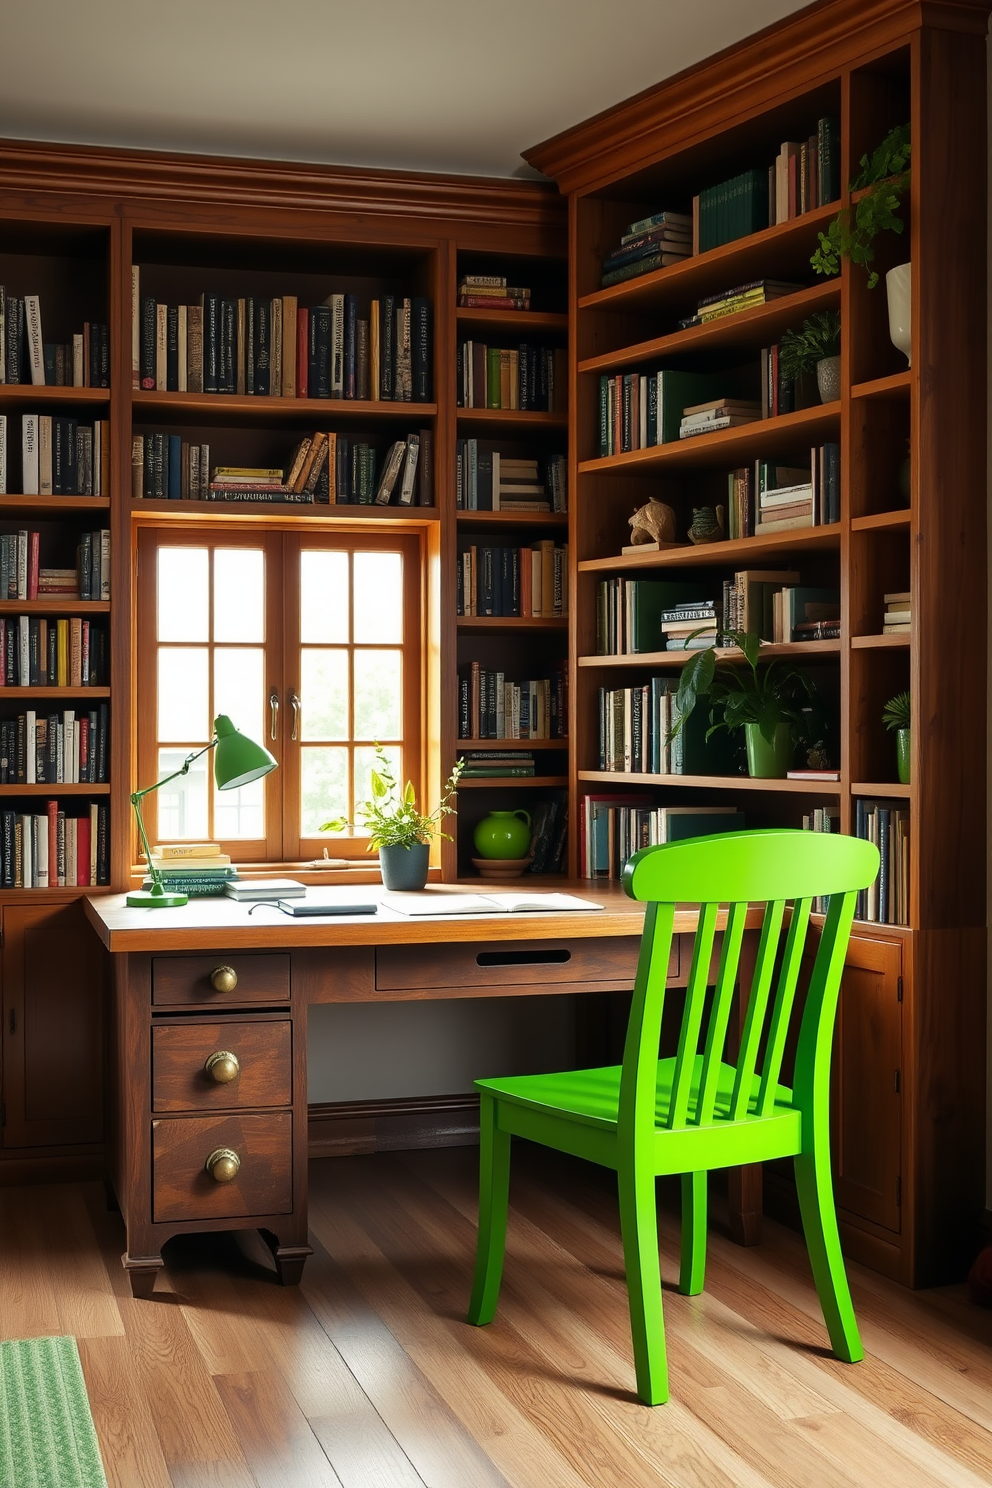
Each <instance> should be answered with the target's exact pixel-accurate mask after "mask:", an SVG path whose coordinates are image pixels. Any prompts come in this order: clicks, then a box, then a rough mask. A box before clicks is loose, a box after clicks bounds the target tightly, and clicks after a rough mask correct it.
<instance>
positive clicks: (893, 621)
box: [882, 589, 913, 635]
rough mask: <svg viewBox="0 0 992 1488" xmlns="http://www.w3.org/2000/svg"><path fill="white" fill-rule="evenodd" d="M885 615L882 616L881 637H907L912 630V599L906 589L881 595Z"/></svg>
mask: <svg viewBox="0 0 992 1488" xmlns="http://www.w3.org/2000/svg"><path fill="white" fill-rule="evenodd" d="M882 602H883V604H884V605H885V613H884V615H883V616H882V634H883V635H908V634H909V632H910V630H911V629H912V620H913V597H912V594H911V592H910V590H908V589H901V590H898V591H895V590H894V591H892V592H891V593H889V594H883V595H882Z"/></svg>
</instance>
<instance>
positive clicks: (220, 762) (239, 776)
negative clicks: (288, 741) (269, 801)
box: [214, 713, 278, 790]
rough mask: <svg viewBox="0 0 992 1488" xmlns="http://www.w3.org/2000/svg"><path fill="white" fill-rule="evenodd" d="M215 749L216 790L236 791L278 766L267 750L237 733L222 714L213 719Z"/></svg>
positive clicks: (225, 715) (224, 714)
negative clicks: (240, 786) (215, 740)
mask: <svg viewBox="0 0 992 1488" xmlns="http://www.w3.org/2000/svg"><path fill="white" fill-rule="evenodd" d="M214 734H215V736H216V739H217V747H216V748H215V749H214V779H215V780H216V782H217V789H218V790H237V788H238V786H239V785H248V784H249V783H250V782H251V781H252V780H258V779H259V777H260V776H262V775H268V773H269V771H270V770H274V769H275V768H276V765H277V763H278V761H277V760H275V759H273V757H272V755H271V754H270V753H269V751H268V750H267V749H266V748H265V747H264V746H263V745H261V744H256V743H255V741H254V739H248V738H246V737H245V735H244V734H239V733H238V731H237V729H236V728H235V727H234V724H233V723H232V722H231V720H230V719H229V718H228V716H227V714H226V713H218V715H217V717H216V718H215V719H214Z"/></svg>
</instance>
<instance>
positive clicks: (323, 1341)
mask: <svg viewBox="0 0 992 1488" xmlns="http://www.w3.org/2000/svg"><path fill="white" fill-rule="evenodd" d="M475 1161H476V1154H475V1152H474V1151H473V1150H472V1149H466V1148H457V1149H449V1150H446V1151H433V1152H416V1153H404V1154H396V1155H391V1156H384V1155H379V1156H375V1157H357V1158H338V1159H333V1158H332V1159H327V1160H324V1161H321V1162H316V1163H314V1164H312V1166H311V1229H312V1236H311V1239H312V1243H313V1245H314V1255H313V1257H312V1259H311V1260H310V1261H309V1262H308V1263H307V1267H306V1271H305V1273H304V1281H303V1285H302V1287H301V1288H299V1289H293V1288H282V1287H280V1286H278V1285H277V1284H276V1283H275V1279H274V1272H273V1270H272V1265H271V1261H270V1260H269V1257H268V1252H267V1251H266V1249H265V1247H264V1245H263V1244H262V1243H261V1241H260V1240H259V1239H258V1238H257V1237H256V1236H255V1235H253V1234H245V1235H241V1236H237V1235H224V1234H218V1235H211V1236H205V1237H197V1238H194V1237H182V1238H180V1239H178V1240H176V1241H174V1242H173V1243H172V1245H171V1247H170V1248H169V1251H168V1265H167V1268H166V1270H165V1272H164V1273H163V1274H162V1276H160V1278H159V1282H158V1288H159V1289H158V1290H157V1291H156V1293H155V1297H154V1299H153V1300H152V1301H135V1300H133V1299H132V1298H131V1297H130V1295H129V1293H128V1290H127V1287H126V1283H125V1280H124V1275H123V1272H122V1271H121V1267H120V1251H121V1248H122V1228H121V1223H120V1218H119V1216H118V1215H116V1214H113V1213H110V1212H108V1211H107V1209H106V1207H105V1204H104V1198H103V1191H102V1189H101V1188H100V1187H99V1186H98V1185H96V1184H92V1185H66V1186H60V1187H47V1188H43V1187H39V1188H23V1189H6V1190H0V1337H3V1338H26V1337H31V1336H34V1335H39V1334H51V1333H72V1334H74V1335H75V1337H76V1338H77V1339H78V1341H79V1349H80V1354H81V1357H82V1361H83V1370H84V1373H85V1376H86V1382H87V1386H88V1389H89V1395H90V1401H91V1404H92V1408H93V1415H94V1419H95V1421H96V1428H97V1432H98V1435H99V1438H100V1444H101V1448H102V1451H103V1455H104V1462H105V1464H106V1468H107V1476H108V1480H109V1482H110V1483H111V1485H112V1488H256V1485H257V1488H330V1485H333V1488H659V1485H667V1488H769V1485H775V1488H797V1485H802V1488H864V1485H866V1484H872V1485H877V1488H888V1485H890V1484H895V1483H898V1484H899V1485H900V1488H968V1485H973V1484H974V1485H977V1484H988V1483H992V1313H990V1312H986V1311H981V1310H977V1309H974V1308H972V1307H970V1306H969V1304H968V1302H967V1300H966V1298H965V1296H964V1292H963V1289H960V1288H948V1289H943V1290H940V1291H934V1292H928V1293H910V1292H906V1291H904V1290H902V1289H901V1288H899V1287H896V1286H894V1285H892V1284H890V1283H888V1282H886V1281H884V1280H883V1279H881V1278H879V1277H877V1276H875V1275H873V1274H872V1273H870V1272H867V1271H863V1270H861V1269H859V1268H857V1267H852V1268H851V1269H852V1282H853V1288H854V1297H855V1305H856V1307H857V1311H858V1317H859V1320H860V1323H861V1326H862V1331H863V1334H864V1341H865V1347H866V1350H867V1355H868V1356H867V1358H866V1359H865V1362H864V1363H863V1364H860V1365H855V1366H851V1365H844V1364H840V1363H838V1362H837V1361H836V1360H835V1359H834V1358H833V1357H832V1355H830V1354H829V1353H828V1352H827V1348H826V1335H825V1332H824V1329H823V1324H822V1320H821V1318H820V1312H819V1306H818V1304H817V1300H816V1295H815V1293H814V1291H813V1288H812V1285H811V1282H810V1280H809V1271H808V1266H807V1263H806V1256H805V1250H804V1247H803V1245H802V1241H801V1240H800V1238H799V1237H798V1236H796V1235H793V1234H792V1233H790V1232H789V1231H788V1230H785V1229H782V1228H780V1227H779V1226H777V1225H774V1224H771V1223H769V1224H767V1226H766V1231H767V1233H766V1240H765V1243H764V1244H763V1245H762V1246H761V1247H759V1248H757V1249H753V1250H741V1249H740V1248H739V1247H737V1246H735V1245H733V1244H731V1242H730V1241H729V1240H728V1239H727V1238H725V1236H724V1234H723V1233H722V1230H721V1226H720V1224H719V1219H718V1218H717V1219H715V1220H714V1223H713V1226H712V1229H711V1238H710V1255H709V1270H708V1277H707V1289H706V1292H705V1294H704V1295H703V1296H701V1297H695V1298H685V1297H680V1296H679V1295H678V1293H677V1292H676V1291H675V1290H674V1278H675V1276H676V1273H677V1269H678V1255H677V1251H678V1225H677V1221H676V1219H675V1217H674V1215H673V1216H671V1217H670V1218H669V1219H668V1220H667V1222H666V1223H665V1224H664V1227H663V1240H662V1271H663V1275H664V1277H665V1280H666V1282H667V1283H669V1285H668V1286H666V1294H665V1303H666V1325H667V1330H668V1339H669V1352H670V1366H671V1376H672V1400H671V1402H670V1403H669V1404H668V1405H667V1406H659V1407H657V1408H656V1409H654V1410H649V1409H647V1408H646V1407H644V1406H641V1405H640V1404H638V1403H637V1401H636V1400H635V1398H634V1396H633V1368H632V1365H631V1358H630V1340H629V1336H628V1331H627V1314H626V1293H625V1290H624V1284H623V1272H622V1263H621V1252H620V1241H619V1233H618V1227H617V1218H616V1202H615V1197H614V1192H613V1188H612V1184H611V1181H610V1176H609V1175H608V1174H604V1173H600V1172H599V1171H598V1170H596V1169H593V1168H589V1167H587V1166H585V1165H583V1164H580V1163H577V1162H572V1161H570V1160H558V1159H557V1158H554V1157H553V1156H552V1155H550V1154H546V1153H543V1152H537V1151H535V1150H533V1149H530V1150H527V1149H526V1148H523V1147H522V1148H521V1149H520V1150H519V1151H518V1152H516V1153H515V1158H514V1162H515V1166H514V1185H513V1203H514V1208H513V1213H512V1217H511V1228H510V1242H509V1250H508V1259H507V1269H506V1276H505V1281H504V1287H503V1294H502V1297H501V1302H500V1311H499V1313H498V1314H497V1319H496V1322H495V1323H494V1324H493V1325H492V1326H491V1327H489V1328H486V1329H476V1328H470V1327H468V1326H467V1325H466V1324H465V1323H464V1321H463V1316H464V1309H465V1305H466V1302H467V1297H468V1286H469V1277H470V1271H471V1262H472V1249H473V1244H474V1232H475V1221H474V1207H475V1196H474V1189H475Z"/></svg>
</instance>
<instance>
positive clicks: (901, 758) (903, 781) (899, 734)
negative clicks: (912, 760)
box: [896, 728, 913, 785]
mask: <svg viewBox="0 0 992 1488" xmlns="http://www.w3.org/2000/svg"><path fill="white" fill-rule="evenodd" d="M912 734H913V730H912V729H908V728H904V729H896V775H897V776H898V778H899V784H900V785H908V784H909V756H910V741H911V739H912Z"/></svg>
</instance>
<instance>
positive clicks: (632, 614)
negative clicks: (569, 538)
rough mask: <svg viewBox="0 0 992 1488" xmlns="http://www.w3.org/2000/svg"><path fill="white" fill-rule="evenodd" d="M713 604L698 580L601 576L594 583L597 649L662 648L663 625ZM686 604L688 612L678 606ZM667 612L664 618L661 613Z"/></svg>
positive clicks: (604, 652) (603, 652) (609, 652)
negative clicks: (611, 577)
mask: <svg viewBox="0 0 992 1488" xmlns="http://www.w3.org/2000/svg"><path fill="white" fill-rule="evenodd" d="M711 604H712V600H711V599H708V598H707V597H706V591H705V589H704V588H702V586H701V584H700V583H699V581H698V580H696V581H692V580H689V581H681V580H674V579H626V578H623V577H619V578H613V579H600V580H599V582H598V583H597V585H596V652H597V654H598V655H599V656H631V655H633V654H634V653H636V652H646V651H661V650H664V649H665V647H664V642H663V635H664V631H663V629H662V627H663V625H670V624H676V625H677V624H678V623H679V622H680V621H682V622H683V623H684V622H686V621H689V620H692V619H693V618H694V611H695V609H696V608H699V609H700V610H702V611H703V612H704V617H705V611H706V609H707V608H708V607H709V606H710V605H711ZM685 605H688V606H689V607H690V608H689V610H688V612H683V611H682V610H680V609H679V608H678V607H679V606H685ZM666 615H668V616H669V618H668V619H667V620H666V619H665V618H664V617H665V616H666Z"/></svg>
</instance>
